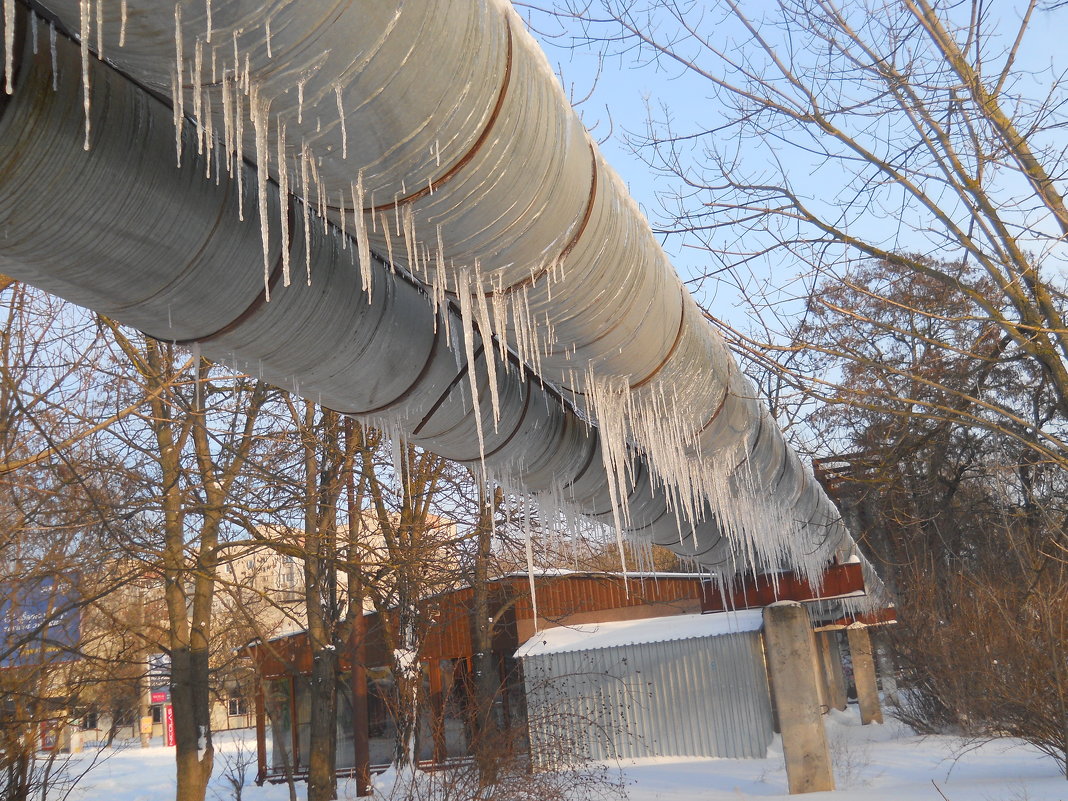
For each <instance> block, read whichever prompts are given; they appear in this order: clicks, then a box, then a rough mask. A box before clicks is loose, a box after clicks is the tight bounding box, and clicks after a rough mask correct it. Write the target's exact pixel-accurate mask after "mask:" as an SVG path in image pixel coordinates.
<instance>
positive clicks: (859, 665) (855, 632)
mask: <svg viewBox="0 0 1068 801" xmlns="http://www.w3.org/2000/svg"><path fill="white" fill-rule="evenodd" d="M847 631H848V633H849V634H848V636H849V652H850V653H851V654H852V655H853V681H855V682H856V685H857V701H858V702H859V703H860V722H861V723H863V724H864V725H867V724H869V723H873V722H874V723H882V722H883V710H882V708H880V706H879V686H878V685H877V684H876V681H875V658H874V655H873V653H872V647H871V636H870V634H869V633H868V627H867V626H865V625H863V624H861V623H854V624H853V625H851V626H850V627H849V628H848V629H847Z"/></svg>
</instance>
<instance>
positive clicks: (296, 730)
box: [289, 676, 300, 773]
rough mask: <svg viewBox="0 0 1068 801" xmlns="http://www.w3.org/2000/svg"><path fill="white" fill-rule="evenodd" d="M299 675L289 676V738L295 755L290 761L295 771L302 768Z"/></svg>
mask: <svg viewBox="0 0 1068 801" xmlns="http://www.w3.org/2000/svg"><path fill="white" fill-rule="evenodd" d="M298 678H299V676H290V677H289V739H290V740H291V741H292V742H291V745H292V747H293V755H292V757H291V758H290V762H291V763H292V765H293V772H294V773H296V772H297V771H298V770H299V769H300V726H299V725H298V724H297V679H298Z"/></svg>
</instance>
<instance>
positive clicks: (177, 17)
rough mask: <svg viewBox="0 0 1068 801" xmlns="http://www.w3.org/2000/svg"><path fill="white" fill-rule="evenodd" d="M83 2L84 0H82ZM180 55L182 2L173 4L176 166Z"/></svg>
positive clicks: (179, 146) (179, 136)
mask: <svg viewBox="0 0 1068 801" xmlns="http://www.w3.org/2000/svg"><path fill="white" fill-rule="evenodd" d="M83 2H84V0H83ZM184 61H185V59H184V58H183V57H182V4H181V3H175V4H174V74H175V76H176V77H175V82H174V93H173V94H174V128H175V131H174V147H175V150H176V152H177V155H178V166H179V167H181V166H182V120H183V119H184V117H185V113H184V112H183V110H182V103H183V99H184V97H185V87H184V86H183V84H182V73H183V71H184V68H183V62H184Z"/></svg>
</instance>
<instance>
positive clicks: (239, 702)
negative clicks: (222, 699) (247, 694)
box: [226, 695, 248, 718]
mask: <svg viewBox="0 0 1068 801" xmlns="http://www.w3.org/2000/svg"><path fill="white" fill-rule="evenodd" d="M226 714H228V715H229V716H230V717H232V718H235V717H237V716H239V715H247V714H248V702H247V701H246V700H245V698H244V696H241V695H231V696H230V697H229V698H228V699H227V701H226Z"/></svg>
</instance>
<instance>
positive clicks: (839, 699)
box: [816, 630, 846, 710]
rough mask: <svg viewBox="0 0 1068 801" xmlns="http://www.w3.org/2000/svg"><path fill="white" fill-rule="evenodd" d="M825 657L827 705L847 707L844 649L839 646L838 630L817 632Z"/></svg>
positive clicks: (824, 674) (823, 657)
mask: <svg viewBox="0 0 1068 801" xmlns="http://www.w3.org/2000/svg"><path fill="white" fill-rule="evenodd" d="M816 640H817V641H818V642H819V646H820V656H821V657H822V659H823V676H824V679H825V681H826V682H827V693H826V698H827V706H828V707H833V708H834V709H843V710H844V709H845V708H846V685H845V672H844V671H843V670H842V651H841V649H840V648H839V647H838V632H837V631H833V630H829V631H819V632H816Z"/></svg>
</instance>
